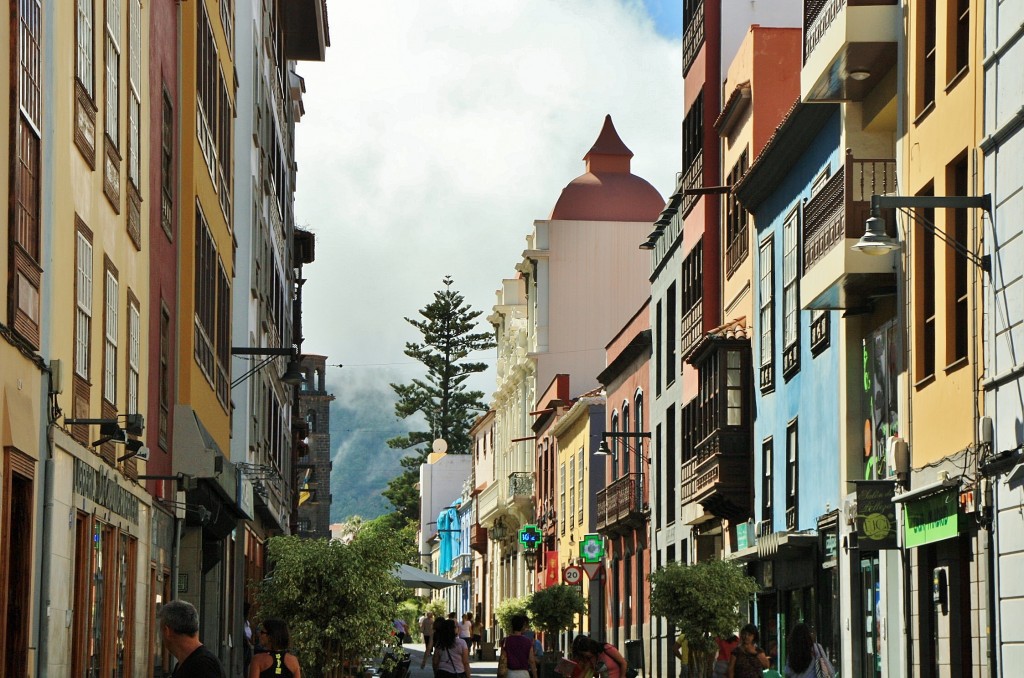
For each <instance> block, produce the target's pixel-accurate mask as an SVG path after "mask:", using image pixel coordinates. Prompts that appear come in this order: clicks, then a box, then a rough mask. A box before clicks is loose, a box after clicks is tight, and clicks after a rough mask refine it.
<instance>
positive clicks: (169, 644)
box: [158, 600, 227, 678]
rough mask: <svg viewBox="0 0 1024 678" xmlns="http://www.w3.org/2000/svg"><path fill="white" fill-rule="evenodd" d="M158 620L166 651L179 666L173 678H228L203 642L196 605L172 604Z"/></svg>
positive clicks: (161, 609)
mask: <svg viewBox="0 0 1024 678" xmlns="http://www.w3.org/2000/svg"><path fill="white" fill-rule="evenodd" d="M158 616H159V619H160V635H161V637H162V638H163V641H164V647H165V648H167V650H168V652H170V653H171V654H172V655H173V656H174V659H175V661H177V663H178V664H177V666H175V667H174V671H173V672H172V673H171V678H227V676H226V675H225V673H224V667H222V666H221V665H220V660H219V659H217V655H215V654H214V653H212V652H210V651H209V650H208V649H206V646H205V645H203V644H202V643H201V642H199V613H198V612H197V611H196V608H195V607H194V606H193V605H192V603H187V602H185V601H184V600H172V601H170V602H169V603H166V604H165V605H164V606H163V607H161V608H160V613H159V615H158Z"/></svg>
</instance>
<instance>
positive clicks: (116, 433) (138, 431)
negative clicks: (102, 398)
mask: <svg viewBox="0 0 1024 678" xmlns="http://www.w3.org/2000/svg"><path fill="white" fill-rule="evenodd" d="M119 418H123V419H124V427H122V426H121V424H120V423H119V422H118V419H119ZM64 424H65V425H66V426H99V427H100V437H99V438H98V439H97V440H94V441H92V446H93V447H99V446H100V445H104V444H106V443H116V444H118V445H124V446H125V449H127V450H128V452H127V453H126V454H124V455H122V456H120V457H118V458H117V461H118V463H120V462H122V461H125V460H127V459H131V458H132V457H137V458H138V459H141V460H142V461H147V460H148V459H149V448H148V447H146V446H145V444H143V442H142V441H141V440H136V439H134V438H129V437H128V436H136V437H137V436H141V435H142V432H143V431H144V430H145V429H146V418H145V417H144V416H143V415H141V414H138V413H131V414H122V415H119V416H118V417H116V418H114V419H65V420H64Z"/></svg>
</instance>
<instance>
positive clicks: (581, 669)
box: [572, 634, 629, 678]
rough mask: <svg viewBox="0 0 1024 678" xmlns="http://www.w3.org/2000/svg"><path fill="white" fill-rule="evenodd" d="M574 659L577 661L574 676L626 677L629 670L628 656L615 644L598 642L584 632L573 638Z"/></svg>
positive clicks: (576, 677)
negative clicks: (623, 654) (624, 655)
mask: <svg viewBox="0 0 1024 678" xmlns="http://www.w3.org/2000/svg"><path fill="white" fill-rule="evenodd" d="M572 660H573V661H574V662H576V668H575V669H573V673H572V678H587V677H588V676H601V678H606V677H607V678H624V677H625V675H626V671H627V670H629V667H628V666H627V664H626V658H625V657H623V656H622V654H621V653H620V652H619V651H618V650H617V649H616V648H615V646H614V645H611V644H609V643H601V642H598V641H596V640H594V639H593V638H591V637H590V636H586V635H582V634H581V635H578V636H576V637H575V638H573V641H572Z"/></svg>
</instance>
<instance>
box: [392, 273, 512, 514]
mask: <svg viewBox="0 0 1024 678" xmlns="http://www.w3.org/2000/svg"><path fill="white" fill-rule="evenodd" d="M443 282H444V289H441V290H439V291H437V292H434V300H433V301H431V302H430V303H429V304H427V305H426V306H425V307H424V308H422V309H420V311H419V314H420V316H421V318H420V319H412V318H406V319H405V321H406V322H407V323H409V324H410V325H412V326H413V327H415V328H416V329H417V330H419V332H420V334H421V335H422V340H421V341H420V342H408V343H406V345H405V354H406V355H407V356H409V357H410V358H415V359H416V360H418V361H419V362H421V363H422V364H423V366H424V367H426V369H427V375H426V377H425V378H423V379H413V380H412V381H411V382H409V383H407V384H391V388H392V389H393V390H394V392H395V394H396V395H397V396H398V402H397V403H395V414H396V415H397V416H398V417H399V418H401V419H405V418H407V417H411V416H413V415H415V414H420V415H422V416H423V418H424V419H425V420H426V430H423V431H410V432H409V433H408V434H406V435H403V436H397V437H395V438H391V439H390V440H388V441H387V443H388V447H390V448H392V449H398V450H414V451H415V454H413V455H411V456H407V457H404V458H403V459H402V466H403V467H404V468H405V471H403V473H402V474H401V475H400V476H398V477H396V478H394V479H393V480H392V481H391V482H390V483H388V489H386V490H385V491H384V492H383V494H384V496H385V497H386V498H387V499H388V500H389V501H390V502H391V503H392V505H394V507H395V510H396V512H398V513H400V514H402V515H403V516H405V517H406V519H408V520H418V519H419V495H418V493H417V492H416V490H415V484H416V482H417V481H418V480H419V471H418V469H419V465H420V464H421V463H423V462H424V461H425V460H426V458H427V455H428V454H430V451H431V443H432V442H433V441H434V440H435V439H436V438H442V439H443V440H444V441H445V442H446V443H447V444H448V453H449V454H469V453H470V452H472V440H471V439H470V435H469V429H470V426H472V424H473V420H474V419H475V418H476V416H477V414H478V413H479V412H481V411H483V410H485V409H486V408H485V405H484V401H483V398H484V393H483V391H472V390H469V389H468V387H467V386H466V380H467V379H468V378H469V377H470V376H471V375H473V374H476V373H478V372H483V371H484V370H485V369H487V365H486V363H481V362H470V361H468V360H467V358H468V357H469V355H470V354H471V353H473V352H474V351H485V350H488V349H491V348H494V347H495V345H496V344H495V342H494V337H493V336H492V335H491V333H490V332H475V331H474V330H475V329H476V325H477V323H476V319H477V318H478V317H479V316H480V314H481V311H474V310H472V308H471V307H470V306H469V305H468V304H466V300H465V298H464V297H463V296H462V295H461V294H460V293H459V292H457V291H456V290H453V289H452V282H453V281H452V278H451V276H445V278H444V281H443Z"/></svg>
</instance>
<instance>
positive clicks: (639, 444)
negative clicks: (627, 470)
mask: <svg viewBox="0 0 1024 678" xmlns="http://www.w3.org/2000/svg"><path fill="white" fill-rule="evenodd" d="M633 430H634V431H636V432H637V433H643V431H644V394H643V391H637V392H636V395H634V396H633ZM636 449H637V456H638V457H639V459H638V460H637V463H638V464H639V463H640V462H642V461H643V459H644V454H643V451H644V439H643V438H637V439H636ZM641 470H642V469H641V468H638V469H636V472H637V473H640V472H641Z"/></svg>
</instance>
